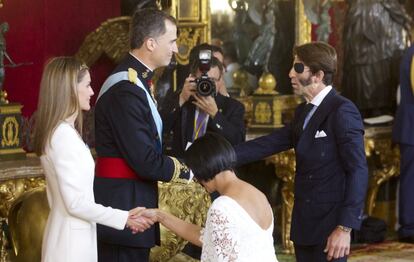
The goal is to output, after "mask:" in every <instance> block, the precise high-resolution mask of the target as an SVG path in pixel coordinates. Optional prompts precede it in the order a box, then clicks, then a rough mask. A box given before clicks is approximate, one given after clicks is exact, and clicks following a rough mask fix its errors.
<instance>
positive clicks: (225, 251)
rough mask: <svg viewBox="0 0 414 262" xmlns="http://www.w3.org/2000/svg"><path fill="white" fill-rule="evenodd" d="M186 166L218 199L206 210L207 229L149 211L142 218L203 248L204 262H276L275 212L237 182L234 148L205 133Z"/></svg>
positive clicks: (187, 156)
mask: <svg viewBox="0 0 414 262" xmlns="http://www.w3.org/2000/svg"><path fill="white" fill-rule="evenodd" d="M185 162H186V164H187V165H188V166H189V167H190V168H191V169H192V171H193V173H194V177H195V179H196V180H197V181H198V182H199V183H200V184H201V185H202V186H203V187H204V188H205V189H206V190H207V191H208V192H209V193H211V192H214V191H217V192H219V193H220V197H218V198H217V199H216V200H214V202H213V203H212V205H211V207H210V209H209V210H208V214H207V221H206V225H205V228H204V229H203V228H201V227H200V226H198V225H194V224H191V223H188V222H186V221H184V220H181V219H179V218H177V217H175V216H174V215H171V214H169V213H167V212H165V211H163V210H160V209H147V210H145V211H143V212H142V215H144V216H147V217H150V218H151V219H154V220H157V221H158V222H160V223H161V224H163V225H164V226H165V227H167V228H168V229H170V230H171V231H173V232H175V233H176V234H177V235H179V236H181V237H182V238H184V239H186V240H188V241H190V242H191V243H193V244H194V245H197V246H201V247H202V253H201V261H277V259H276V255H275V250H274V247H273V237H272V233H273V213H272V209H271V207H270V205H269V202H268V201H267V199H266V197H265V195H264V194H263V193H261V192H260V191H259V190H257V189H256V188H255V187H253V186H252V185H250V184H248V183H246V182H244V181H242V180H240V179H238V178H237V176H236V174H235V173H234V171H233V168H234V167H235V164H236V154H235V152H234V150H233V148H232V146H231V145H230V143H229V142H227V141H226V140H225V139H224V138H222V137H221V136H219V135H217V134H214V133H207V134H206V135H205V136H203V137H201V138H198V139H197V140H195V141H194V143H193V144H192V145H191V146H190V148H189V149H188V150H187V151H186V152H185Z"/></svg>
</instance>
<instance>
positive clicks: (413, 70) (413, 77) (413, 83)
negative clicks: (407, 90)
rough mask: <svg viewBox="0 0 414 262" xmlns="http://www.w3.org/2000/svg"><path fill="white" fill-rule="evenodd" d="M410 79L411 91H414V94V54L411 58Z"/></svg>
mask: <svg viewBox="0 0 414 262" xmlns="http://www.w3.org/2000/svg"><path fill="white" fill-rule="evenodd" d="M410 80H411V91H413V94H414V56H413V57H412V58H411V66H410Z"/></svg>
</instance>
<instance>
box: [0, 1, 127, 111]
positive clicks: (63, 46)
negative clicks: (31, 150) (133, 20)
mask: <svg viewBox="0 0 414 262" xmlns="http://www.w3.org/2000/svg"><path fill="white" fill-rule="evenodd" d="M3 3H4V5H3V7H2V8H0V23H1V22H8V23H9V31H8V32H7V33H6V34H5V38H6V44H7V53H8V54H9V56H10V57H11V58H12V59H13V60H14V62H15V63H28V64H26V65H22V66H19V67H14V68H12V67H6V78H5V82H4V89H5V90H6V91H7V93H8V95H9V96H8V99H9V101H10V102H19V103H21V104H23V106H24V107H23V115H24V116H30V115H31V114H32V113H33V112H34V111H35V110H36V107H37V98H38V92H39V84H40V78H41V74H42V69H43V66H44V64H45V62H46V61H47V60H48V59H49V58H51V57H53V56H63V55H74V54H75V53H76V51H77V50H78V48H79V47H80V45H81V43H82V41H83V39H84V38H85V36H86V35H87V34H88V33H89V32H91V31H93V30H94V29H96V28H97V27H98V26H99V25H100V24H101V23H102V22H104V21H105V20H107V19H108V18H111V17H116V16H119V15H120V3H119V0H109V1H108V0H107V1H102V0H67V1H56V0H38V1H33V0H11V1H9V0H4V1H3ZM101 60H102V62H103V64H104V65H103V66H102V65H97V66H96V67H94V68H92V70H91V74H92V82H93V84H95V85H96V86H95V88H96V87H97V86H98V85H100V83H102V82H103V79H104V78H105V76H106V75H107V74H108V73H109V71H110V68H109V69H108V65H111V63H110V61H108V59H106V60H105V59H101Z"/></svg>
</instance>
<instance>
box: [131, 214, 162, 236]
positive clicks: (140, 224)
mask: <svg viewBox="0 0 414 262" xmlns="http://www.w3.org/2000/svg"><path fill="white" fill-rule="evenodd" d="M156 222H158V218H157V213H156V209H146V208H145V207H136V208H134V209H131V210H130V211H129V216H128V220H127V223H126V227H127V228H129V229H131V231H132V233H133V234H136V233H139V232H144V231H145V230H147V229H148V228H150V227H151V226H152V225H153V224H154V223H156Z"/></svg>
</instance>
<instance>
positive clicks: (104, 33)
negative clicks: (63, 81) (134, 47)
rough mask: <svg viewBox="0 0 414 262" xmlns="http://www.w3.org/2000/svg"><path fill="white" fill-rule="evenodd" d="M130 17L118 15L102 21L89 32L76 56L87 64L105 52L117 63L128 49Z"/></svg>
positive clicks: (90, 63)
mask: <svg viewBox="0 0 414 262" xmlns="http://www.w3.org/2000/svg"><path fill="white" fill-rule="evenodd" d="M130 21H131V17H129V16H120V17H116V18H111V19H108V20H107V21H105V22H103V23H102V24H101V25H100V26H99V27H98V28H97V29H96V30H95V31H93V32H91V33H89V34H88V35H87V36H86V38H85V40H84V41H83V43H82V45H81V47H80V48H79V50H78V52H77V53H76V57H77V58H79V59H80V60H82V61H84V62H85V63H86V64H87V65H88V66H91V65H93V64H94V63H95V62H96V61H97V60H98V59H99V57H100V56H101V55H103V54H106V55H107V56H108V57H109V58H110V59H111V60H112V61H114V62H115V63H118V62H119V61H120V60H121V59H122V58H123V57H124V56H125V54H126V53H128V50H129V24H130Z"/></svg>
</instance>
